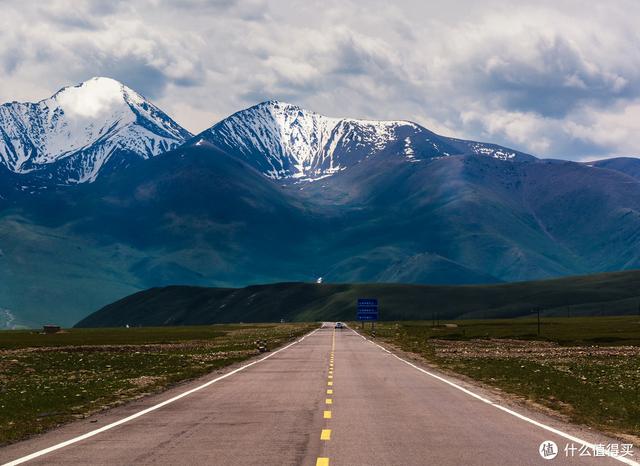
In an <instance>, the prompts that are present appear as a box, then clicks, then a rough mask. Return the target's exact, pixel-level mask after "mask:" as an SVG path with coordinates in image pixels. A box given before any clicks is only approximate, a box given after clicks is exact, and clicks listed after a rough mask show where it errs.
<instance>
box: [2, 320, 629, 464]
mask: <svg viewBox="0 0 640 466" xmlns="http://www.w3.org/2000/svg"><path fill="white" fill-rule="evenodd" d="M245 366H246V364H245ZM162 403H164V404H162ZM159 404H160V406H158V405H159ZM114 423H116V424H115V425H114ZM547 441H553V442H555V444H556V445H557V447H558V454H557V456H556V457H555V459H549V460H546V459H543V458H542V456H541V454H540V453H539V447H540V445H541V444H543V443H546V442H547ZM584 442H587V443H590V444H591V446H592V447H593V446H594V445H596V444H602V445H607V444H611V443H614V442H615V443H621V442H620V441H616V440H613V439H610V438H606V437H603V436H601V435H599V434H597V433H594V432H591V431H588V430H584V429H580V428H578V427H575V426H571V425H567V424H564V423H561V422H559V421H557V420H554V419H551V418H548V417H546V416H544V415H541V414H539V413H534V412H530V411H528V410H526V409H524V408H522V407H516V408H513V407H509V405H508V403H507V402H505V401H503V400H501V399H500V398H499V397H498V395H496V394H495V393H492V392H487V391H483V390H482V389H479V388H477V387H475V386H473V385H470V384H469V383H466V382H461V381H459V380H455V379H453V378H451V377H449V376H442V375H440V374H438V373H437V372H434V371H433V370H432V369H429V368H424V367H422V366H419V365H418V364H417V363H414V362H412V361H409V360H406V359H402V358H401V357H398V356H396V355H394V354H392V353H389V352H388V351H387V350H385V349H384V348H382V347H380V346H378V345H377V344H376V343H373V342H371V341H368V340H366V339H364V338H363V337H361V336H360V335H358V334H357V333H355V332H353V331H352V330H349V329H342V330H334V329H333V325H330V326H329V325H327V326H325V327H323V328H321V329H319V330H317V331H315V332H314V333H312V334H310V335H308V336H306V337H304V338H303V339H301V340H300V341H298V342H296V343H293V344H291V345H289V346H287V347H285V348H283V349H281V350H279V351H277V352H272V353H269V354H268V355H267V357H266V358H265V359H256V360H254V361H253V362H251V364H250V365H249V366H248V367H244V366H241V367H239V368H235V369H234V370H233V371H228V372H227V373H226V374H225V375H222V376H221V375H220V374H212V375H210V376H208V377H205V378H204V379H199V380H197V381H194V382H191V383H189V384H186V385H182V386H180V387H176V388H174V389H172V390H169V391H167V392H165V393H163V394H161V395H157V396H152V397H148V398H145V399H143V400H139V401H136V402H133V403H130V404H127V405H125V406H122V407H120V408H116V409H113V410H111V411H108V412H106V413H102V414H99V415H96V416H93V417H91V418H88V419H86V420H82V421H78V422H75V423H72V424H69V425H67V426H64V427H62V428H60V429H57V430H54V431H52V432H49V433H47V434H45V435H42V436H39V437H36V438H34V439H30V440H27V441H24V442H21V443H18V444H14V445H10V446H8V447H5V448H2V449H0V463H3V464H4V463H8V464H21V463H23V462H25V463H27V464H46V465H52V464H55V465H71V464H74V465H76V464H77V465H98V464H100V465H102V464H105V465H106V464H108V465H149V464H153V465H200V464H202V465H311V466H313V465H317V466H325V465H331V466H337V465H401V466H405V465H496V466H497V465H529V464H547V465H548V464H585V465H590V464H612V465H613V464H638V463H634V461H633V460H632V459H630V458H629V457H628V456H627V457H624V458H621V457H619V458H618V459H615V458H611V457H600V456H595V455H596V454H597V455H599V454H600V453H601V452H600V449H599V448H598V449H597V450H594V449H593V448H588V447H587V448H585V447H584V446H583V444H584ZM565 446H566V447H567V448H568V450H567V451H565ZM573 448H575V450H573ZM581 450H582V451H581ZM587 452H588V453H590V455H591V456H589V457H586V456H581V455H584V454H586V453H587ZM635 453H637V452H635ZM571 454H573V457H571Z"/></svg>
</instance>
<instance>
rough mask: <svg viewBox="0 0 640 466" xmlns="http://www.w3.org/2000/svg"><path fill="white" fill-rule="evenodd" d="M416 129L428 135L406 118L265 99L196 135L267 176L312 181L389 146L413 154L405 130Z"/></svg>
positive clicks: (410, 155)
mask: <svg viewBox="0 0 640 466" xmlns="http://www.w3.org/2000/svg"><path fill="white" fill-rule="evenodd" d="M420 130H422V131H423V132H424V133H425V134H423V137H427V138H428V135H427V134H426V133H429V134H432V133H430V132H428V131H427V130H424V128H420V127H419V126H418V125H415V124H414V123H411V122H408V121H375V120H356V119H352V118H332V117H326V116H323V115H320V114H318V113H315V112H311V111H308V110H305V109H303V108H301V107H299V106H297V105H293V104H288V103H285V102H279V101H275V100H270V101H267V102H263V103H261V104H258V105H255V106H253V107H251V108H248V109H246V110H242V111H240V112H238V113H235V114H233V115H231V116H230V117H229V118H226V119H225V120H223V121H221V122H220V123H218V124H216V125H215V126H213V127H212V128H210V129H209V130H207V131H205V132H204V133H202V134H200V135H199V138H198V139H199V140H200V139H204V140H207V141H209V142H211V143H213V144H215V145H217V146H218V147H220V148H222V149H224V150H226V151H228V152H232V153H235V154H237V155H240V156H241V157H243V158H244V159H246V160H247V161H249V162H250V163H252V164H253V165H255V166H256V167H257V168H258V169H260V170H261V171H262V172H263V173H264V174H265V175H267V176H269V177H270V178H274V179H282V178H301V179H311V180H313V179H318V178H321V177H324V176H327V175H330V174H333V173H335V172H337V171H340V170H343V169H345V168H347V167H348V166H350V165H352V164H353V163H357V162H358V161H360V160H362V159H364V158H367V157H370V156H372V155H376V154H379V153H382V152H385V151H388V150H392V149H393V151H394V152H397V153H399V154H402V155H403V156H406V157H407V158H410V159H415V158H416V154H417V153H418V152H419V148H417V147H413V146H414V145H413V143H412V141H411V138H408V134H409V133H415V132H416V131H420ZM405 133H406V134H407V136H405V137H402V138H401V136H402V135H404V134H405ZM400 146H402V147H400ZM405 146H406V147H405Z"/></svg>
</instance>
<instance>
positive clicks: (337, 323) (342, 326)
mask: <svg viewBox="0 0 640 466" xmlns="http://www.w3.org/2000/svg"><path fill="white" fill-rule="evenodd" d="M344 327H345V325H344V324H343V323H342V322H336V328H344Z"/></svg>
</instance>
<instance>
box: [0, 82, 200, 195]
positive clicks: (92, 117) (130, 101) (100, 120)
mask: <svg viewBox="0 0 640 466" xmlns="http://www.w3.org/2000/svg"><path fill="white" fill-rule="evenodd" d="M190 136H191V135H190V133H189V132H188V131H186V130H185V129H183V128H181V127H180V126H179V125H178V124H177V123H175V122H174V121H173V120H171V118H169V117H168V116H167V115H166V114H165V113H163V112H162V111H161V110H160V109H158V108H157V107H156V106H154V105H153V104H151V103H149V102H148V101H146V100H145V99H144V98H143V97H142V96H141V95H140V94H138V93H137V92H135V91H133V90H132V89H130V88H128V87H126V86H125V85H124V84H122V83H120V82H118V81H116V80H114V79H110V78H102V77H96V78H92V79H89V80H88V81H85V82H83V83H81V84H79V85H77V86H72V87H65V88H63V89H61V90H60V91H58V92H56V93H55V94H54V95H53V96H52V97H50V98H49V99H45V100H41V101H40V102H37V103H18V102H13V103H7V104H4V105H2V106H0V163H2V164H4V165H5V166H6V167H7V168H9V169H10V170H12V171H14V172H16V173H25V172H33V171H36V172H41V173H44V176H45V177H47V178H49V179H51V180H53V181H55V182H58V183H62V184H72V183H80V182H84V181H93V180H94V179H95V178H96V176H97V175H98V172H99V171H100V170H102V169H103V168H104V166H105V165H106V164H107V163H111V164H118V163H123V157H142V158H148V157H152V156H154V155H158V154H160V153H162V152H165V151H167V150H171V149H173V148H175V147H177V146H178V145H180V144H181V143H182V142H184V141H185V140H186V139H187V138H188V137H190Z"/></svg>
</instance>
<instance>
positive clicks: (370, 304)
mask: <svg viewBox="0 0 640 466" xmlns="http://www.w3.org/2000/svg"><path fill="white" fill-rule="evenodd" d="M358 320H378V300H377V299H376V298H359V299H358Z"/></svg>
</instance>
